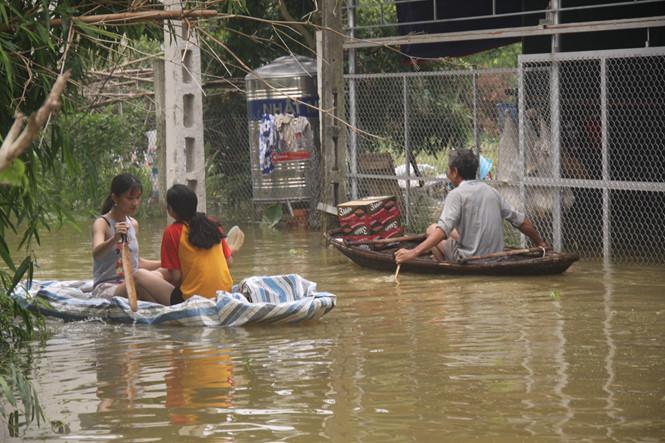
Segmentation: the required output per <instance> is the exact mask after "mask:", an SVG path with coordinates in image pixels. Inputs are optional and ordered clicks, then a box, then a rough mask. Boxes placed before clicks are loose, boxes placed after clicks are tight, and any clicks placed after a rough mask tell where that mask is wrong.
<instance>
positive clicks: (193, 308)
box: [12, 274, 337, 326]
mask: <svg viewBox="0 0 665 443" xmlns="http://www.w3.org/2000/svg"><path fill="white" fill-rule="evenodd" d="M91 291H92V280H70V281H38V280H33V281H32V282H31V283H30V284H28V283H27V282H24V283H23V284H21V285H20V286H19V287H18V288H17V289H16V290H15V291H14V292H13V293H12V296H13V297H14V299H15V300H16V301H17V302H18V303H20V304H21V305H22V306H24V307H25V308H27V309H30V310H33V311H39V312H41V313H43V314H45V315H49V316H53V317H58V318H61V319H63V320H68V321H77V320H90V319H96V320H102V321H108V322H119V323H130V324H132V323H138V324H151V325H156V324H159V325H180V326H239V325H246V324H275V323H297V322H302V321H307V320H314V319H318V318H320V317H322V316H323V315H325V314H326V313H328V312H329V311H330V310H331V309H333V308H334V307H335V304H336V300H337V297H336V296H335V295H334V294H331V293H329V292H318V291H317V290H316V283H314V282H311V281H309V280H306V279H304V278H303V277H301V276H299V275H297V274H286V275H273V276H265V277H249V278H246V279H244V280H242V281H241V282H240V283H239V284H237V285H235V286H234V287H233V289H232V291H231V292H224V291H217V295H216V297H215V298H212V299H207V298H203V297H199V296H196V295H195V296H193V297H191V298H189V299H187V300H185V301H184V302H183V303H179V304H177V305H173V306H163V305H160V304H157V303H150V302H145V301H139V302H138V309H137V310H136V312H134V311H133V310H132V309H131V307H130V305H129V301H128V300H127V299H126V298H121V297H113V299H111V300H107V299H104V298H97V297H92V296H91V295H90V292H91Z"/></svg>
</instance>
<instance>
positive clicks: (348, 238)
mask: <svg viewBox="0 0 665 443" xmlns="http://www.w3.org/2000/svg"><path fill="white" fill-rule="evenodd" d="M401 235H402V228H401V227H399V228H397V229H392V230H390V231H385V232H382V233H380V234H374V235H357V236H355V235H353V236H344V240H345V241H371V240H378V239H384V238H392V237H399V236H401ZM357 246H358V247H359V248H362V249H367V250H370V249H373V246H372V245H371V244H367V245H357Z"/></svg>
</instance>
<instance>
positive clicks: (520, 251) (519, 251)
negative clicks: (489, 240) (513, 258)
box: [458, 248, 545, 264]
mask: <svg viewBox="0 0 665 443" xmlns="http://www.w3.org/2000/svg"><path fill="white" fill-rule="evenodd" d="M541 251H542V253H543V257H544V256H545V249H544V248H530V249H511V250H508V251H503V252H495V253H494V254H487V255H477V256H475V257H466V258H461V259H460V260H459V261H458V263H460V264H461V263H466V262H468V261H471V260H483V259H487V258H497V257H507V256H509V255H519V254H528V253H531V252H541Z"/></svg>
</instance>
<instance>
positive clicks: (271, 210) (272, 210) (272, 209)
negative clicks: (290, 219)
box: [262, 202, 284, 228]
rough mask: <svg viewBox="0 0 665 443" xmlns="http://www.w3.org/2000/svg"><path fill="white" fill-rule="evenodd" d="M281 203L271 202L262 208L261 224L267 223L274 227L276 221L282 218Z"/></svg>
mask: <svg viewBox="0 0 665 443" xmlns="http://www.w3.org/2000/svg"><path fill="white" fill-rule="evenodd" d="M283 215H284V214H283V212H282V204H281V203H279V202H278V203H273V204H272V205H270V206H268V207H266V208H265V209H264V210H263V222H262V223H263V224H265V225H268V226H269V227H271V228H272V227H274V226H275V225H276V224H277V223H279V222H280V220H282V216H283Z"/></svg>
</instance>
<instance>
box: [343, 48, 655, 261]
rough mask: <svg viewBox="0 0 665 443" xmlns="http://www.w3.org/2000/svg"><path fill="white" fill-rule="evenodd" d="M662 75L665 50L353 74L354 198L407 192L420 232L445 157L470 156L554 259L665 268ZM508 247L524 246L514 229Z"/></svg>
mask: <svg viewBox="0 0 665 443" xmlns="http://www.w3.org/2000/svg"><path fill="white" fill-rule="evenodd" d="M664 75H665V51H664V50H663V49H662V48H653V49H642V50H630V51H607V52H584V53H561V54H538V55H525V56H520V59H519V67H518V69H517V70H484V71H442V72H429V73H403V74H371V75H347V76H345V79H346V88H347V116H348V119H349V123H350V125H351V127H353V128H356V129H352V130H350V133H349V155H348V158H349V171H348V178H349V187H348V189H349V193H350V195H349V198H358V197H363V196H367V195H370V194H371V193H375V192H377V190H386V192H387V193H388V192H391V193H392V192H395V193H398V194H400V196H399V197H400V198H401V199H402V204H401V207H400V209H401V211H402V215H403V217H402V221H403V222H404V223H405V225H406V227H407V228H408V229H410V230H422V229H423V228H424V227H425V226H426V225H427V224H429V223H431V222H433V221H435V220H436V218H437V217H438V213H439V212H440V210H441V208H442V204H443V201H444V200H445V196H446V194H447V187H446V185H447V178H446V177H445V174H444V173H445V165H446V162H447V151H448V149H450V148H457V147H465V148H470V149H474V150H476V152H478V153H479V154H481V155H483V156H484V157H485V158H487V159H488V160H489V161H490V162H491V163H492V168H491V171H490V173H489V174H488V175H487V177H485V179H486V180H489V182H490V183H491V184H492V185H493V186H496V187H497V188H499V189H500V191H501V192H502V193H503V194H504V195H505V196H506V197H507V198H508V199H509V200H510V201H511V202H512V203H513V204H514V205H515V206H516V207H517V208H518V209H520V210H521V211H523V212H525V213H526V214H527V216H528V217H529V218H530V219H532V221H533V222H534V224H536V227H537V228H538V230H539V232H540V233H541V235H542V236H543V237H544V238H545V239H546V241H547V242H549V243H550V244H552V245H553V246H554V248H555V249H557V250H561V249H563V250H575V249H577V250H579V251H580V252H581V253H582V254H583V255H584V256H587V257H601V256H602V257H612V258H613V259H615V260H617V261H628V260H630V261H638V262H647V263H648V262H663V261H665V223H663V221H662V220H663V216H664V215H665V214H664V213H665V177H664V174H665V148H663V147H664V146H665V134H664V131H665V130H664V126H665V125H664V123H663V122H665V115H664V114H665V77H664ZM516 111H517V112H516ZM386 155H388V157H387V158H386ZM377 156H378V157H377ZM379 157H381V158H379ZM406 159H410V160H411V161H406ZM378 160H381V162H382V163H380V164H378V166H377V161H378ZM506 237H507V242H508V243H509V244H510V243H512V244H516V243H521V241H523V239H521V238H520V236H519V234H518V233H517V231H514V230H512V229H511V228H508V227H506Z"/></svg>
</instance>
